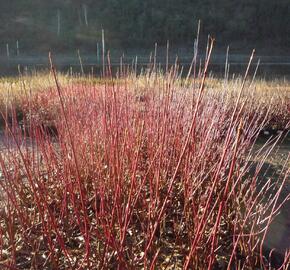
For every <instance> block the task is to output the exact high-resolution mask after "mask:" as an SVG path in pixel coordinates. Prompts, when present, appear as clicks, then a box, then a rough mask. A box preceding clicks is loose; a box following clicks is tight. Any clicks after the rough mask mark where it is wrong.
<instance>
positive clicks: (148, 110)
mask: <svg viewBox="0 0 290 270" xmlns="http://www.w3.org/2000/svg"><path fill="white" fill-rule="evenodd" d="M207 67H208V62H207V61H206V63H205V64H204V68H203V71H202V72H200V74H199V75H198V76H196V77H195V78H190V79H189V80H184V79H182V78H181V77H180V73H179V68H178V66H173V67H172V68H171V69H168V72H166V73H163V72H161V71H156V70H154V69H153V70H152V69H151V70H148V71H146V72H143V73H142V74H141V75H140V76H136V74H135V73H134V72H132V73H129V74H127V75H125V76H120V77H119V78H115V79H114V78H111V77H108V78H107V79H104V81H103V82H102V81H98V80H93V79H92V78H87V79H83V78H79V77H70V76H66V75H61V74H56V73H55V71H54V69H52V71H51V73H50V74H48V75H38V76H33V77H20V78H19V79H17V80H15V79H11V80H9V81H8V80H6V79H3V80H2V81H1V83H0V88H1V90H0V94H1V97H2V100H1V105H0V106H1V112H2V118H3V120H2V127H3V133H4V137H3V139H2V150H1V152H0V166H1V170H0V178H1V180H0V187H1V192H0V194H1V213H0V265H1V267H4V268H7V269H276V268H277V269H278V268H279V267H281V268H280V269H287V267H288V266H289V254H290V253H289V252H288V253H287V251H286V253H285V255H283V256H282V259H281V260H280V262H279V265H273V262H272V259H273V256H274V255H273V254H274V253H273V251H270V252H268V253H267V254H266V253H265V252H264V245H263V243H264V241H265V238H266V236H267V233H268V229H269V226H270V225H271V222H272V221H273V219H274V218H275V217H276V216H277V215H278V214H279V211H280V209H281V207H282V205H283V203H285V201H286V200H288V199H289V194H288V195H286V196H284V197H283V199H281V196H280V195H281V192H282V189H283V186H284V185H285V182H286V181H287V180H289V167H287V166H286V165H285V166H284V167H283V168H282V170H281V171H280V172H279V174H278V176H276V178H275V179H272V178H270V179H267V180H265V178H264V177H263V176H262V175H261V174H260V170H261V168H262V165H263V163H264V161H265V159H266V158H267V156H268V155H269V152H270V151H271V149H269V150H268V151H266V153H265V152H263V153H261V152H260V151H257V152H253V151H251V149H252V148H253V145H254V143H255V141H256V139H257V138H258V136H259V134H260V132H261V130H262V129H264V128H265V127H267V128H271V129H273V130H278V129H281V130H283V132H282V133H280V134H279V135H278V137H275V138H272V139H271V140H270V141H268V144H270V145H273V146H274V145H275V144H276V143H277V142H278V140H279V139H281V138H282V136H283V135H284V134H285V133H286V130H287V129H289V123H290V122H289V121H290V111H289V109H290V107H289V106H290V100H289V89H290V88H289V84H288V83H286V82H280V81H279V82H274V83H273V82H272V83H269V82H266V81H259V80H254V81H252V80H251V79H250V78H249V76H245V78H237V79H234V80H226V79H224V80H221V79H219V80H218V79H215V78H213V77H209V78H206V77H207ZM7 89H8V90H9V91H7ZM288 158H289V157H288ZM253 159H255V160H258V162H257V163H256V165H255V167H254V170H253V162H252V160H253ZM285 164H286V163H285Z"/></svg>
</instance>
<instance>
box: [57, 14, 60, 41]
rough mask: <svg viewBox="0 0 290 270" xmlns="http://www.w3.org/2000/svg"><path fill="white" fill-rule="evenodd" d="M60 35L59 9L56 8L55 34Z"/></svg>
mask: <svg viewBox="0 0 290 270" xmlns="http://www.w3.org/2000/svg"><path fill="white" fill-rule="evenodd" d="M59 35H60V10H59V9H58V10H57V36H59Z"/></svg>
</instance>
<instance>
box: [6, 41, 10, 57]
mask: <svg viewBox="0 0 290 270" xmlns="http://www.w3.org/2000/svg"><path fill="white" fill-rule="evenodd" d="M6 54H7V58H10V50H9V44H8V43H6Z"/></svg>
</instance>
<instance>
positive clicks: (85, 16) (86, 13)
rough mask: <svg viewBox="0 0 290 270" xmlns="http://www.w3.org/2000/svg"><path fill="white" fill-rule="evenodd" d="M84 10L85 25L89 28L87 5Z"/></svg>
mask: <svg viewBox="0 0 290 270" xmlns="http://www.w3.org/2000/svg"><path fill="white" fill-rule="evenodd" d="M83 10H84V18H85V24H86V26H89V22H88V7H87V5H86V4H84V5H83Z"/></svg>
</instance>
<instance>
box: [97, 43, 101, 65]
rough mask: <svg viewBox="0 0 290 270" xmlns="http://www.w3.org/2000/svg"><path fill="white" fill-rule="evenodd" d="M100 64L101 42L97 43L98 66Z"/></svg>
mask: <svg viewBox="0 0 290 270" xmlns="http://www.w3.org/2000/svg"><path fill="white" fill-rule="evenodd" d="M99 63H100V47H99V42H97V64H99Z"/></svg>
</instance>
